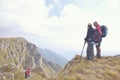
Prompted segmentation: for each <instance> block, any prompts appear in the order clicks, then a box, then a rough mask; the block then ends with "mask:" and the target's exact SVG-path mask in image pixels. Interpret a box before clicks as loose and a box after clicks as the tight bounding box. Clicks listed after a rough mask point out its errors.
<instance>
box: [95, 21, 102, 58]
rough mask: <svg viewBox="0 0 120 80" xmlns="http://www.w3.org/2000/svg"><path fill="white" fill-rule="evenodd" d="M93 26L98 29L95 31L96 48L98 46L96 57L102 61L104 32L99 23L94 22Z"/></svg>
mask: <svg viewBox="0 0 120 80" xmlns="http://www.w3.org/2000/svg"><path fill="white" fill-rule="evenodd" d="M93 25H94V26H95V27H96V29H95V39H94V42H95V44H96V45H95V46H96V52H97V54H96V56H97V58H98V59H101V49H100V45H101V41H102V36H101V35H102V31H101V27H100V25H99V24H98V22H96V21H95V22H94V23H93Z"/></svg>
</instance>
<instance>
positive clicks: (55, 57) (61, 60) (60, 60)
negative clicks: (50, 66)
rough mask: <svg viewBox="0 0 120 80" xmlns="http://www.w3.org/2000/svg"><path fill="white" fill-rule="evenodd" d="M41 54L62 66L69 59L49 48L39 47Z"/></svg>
mask: <svg viewBox="0 0 120 80" xmlns="http://www.w3.org/2000/svg"><path fill="white" fill-rule="evenodd" d="M38 50H39V52H40V53H41V55H42V56H43V57H44V58H45V59H46V60H48V61H51V62H53V63H56V64H59V65H60V66H62V67H63V66H64V65H65V64H66V63H67V62H68V60H67V59H66V58H64V57H62V56H61V55H59V54H57V53H55V52H53V51H51V50H49V49H41V48H39V49H38Z"/></svg>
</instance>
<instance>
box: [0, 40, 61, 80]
mask: <svg viewBox="0 0 120 80" xmlns="http://www.w3.org/2000/svg"><path fill="white" fill-rule="evenodd" d="M0 54H1V56H0V80H2V79H3V80H17V79H19V78H21V80H23V79H24V70H25V69H26V68H27V67H29V68H31V71H33V73H36V74H38V73H39V75H40V76H41V77H43V78H47V77H51V74H52V75H53V74H56V72H57V71H56V69H54V67H53V65H46V64H49V63H48V62H47V61H46V60H45V59H44V58H42V56H41V54H40V52H39V51H38V48H37V46H35V45H34V44H32V43H29V42H28V41H27V40H25V39H24V38H0ZM51 63H52V62H51ZM58 69H59V70H60V68H58ZM17 74H19V75H20V76H18V75H17ZM43 75H44V76H43ZM1 76H3V77H1ZM8 76H9V78H11V79H7V77H8Z"/></svg>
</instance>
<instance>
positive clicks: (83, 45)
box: [80, 41, 86, 61]
mask: <svg viewBox="0 0 120 80" xmlns="http://www.w3.org/2000/svg"><path fill="white" fill-rule="evenodd" d="M85 44H86V41H85V42H84V44H83V48H82V51H81V55H80V61H81V60H82V54H83V51H84V47H85Z"/></svg>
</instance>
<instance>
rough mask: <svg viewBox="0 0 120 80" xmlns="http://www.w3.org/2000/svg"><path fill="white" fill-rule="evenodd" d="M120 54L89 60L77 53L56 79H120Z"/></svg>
mask: <svg viewBox="0 0 120 80" xmlns="http://www.w3.org/2000/svg"><path fill="white" fill-rule="evenodd" d="M119 75H120V56H108V57H102V59H95V60H93V61H88V60H86V59H85V58H83V59H82V60H80V55H76V56H75V57H74V58H73V59H72V60H71V61H69V62H68V63H67V64H66V66H65V67H64V69H63V70H62V71H61V72H60V73H59V75H58V77H57V79H56V80H120V76H119Z"/></svg>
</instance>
